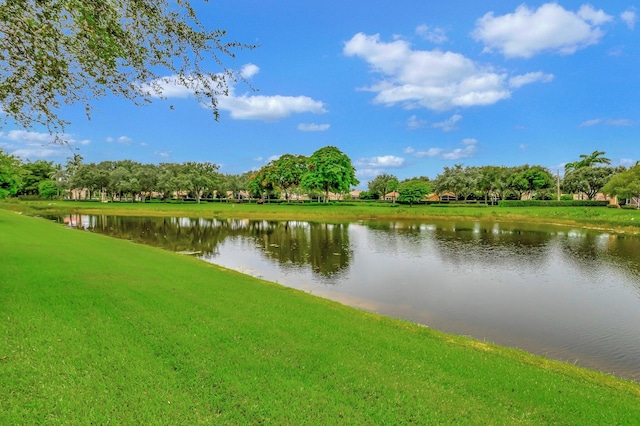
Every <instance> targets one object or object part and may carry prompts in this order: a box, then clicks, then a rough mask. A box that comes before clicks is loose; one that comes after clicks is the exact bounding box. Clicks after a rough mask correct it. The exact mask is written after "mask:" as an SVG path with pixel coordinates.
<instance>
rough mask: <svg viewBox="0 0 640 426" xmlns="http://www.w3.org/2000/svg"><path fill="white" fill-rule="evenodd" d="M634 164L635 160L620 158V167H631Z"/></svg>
mask: <svg viewBox="0 0 640 426" xmlns="http://www.w3.org/2000/svg"><path fill="white" fill-rule="evenodd" d="M634 164H636V160H632V159H631V158H621V159H620V165H621V166H625V167H631V166H633V165H634Z"/></svg>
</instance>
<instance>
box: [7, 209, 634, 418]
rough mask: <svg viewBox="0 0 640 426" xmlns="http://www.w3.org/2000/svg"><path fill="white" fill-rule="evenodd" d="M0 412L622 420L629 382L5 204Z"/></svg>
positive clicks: (628, 412) (629, 408)
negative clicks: (21, 211) (379, 313)
mask: <svg viewBox="0 0 640 426" xmlns="http://www.w3.org/2000/svg"><path fill="white" fill-rule="evenodd" d="M0 256H1V257H0V258H1V259H2V269H1V272H0V319H1V321H0V334H1V336H2V339H0V424H24V423H45V422H51V423H65V424H73V423H82V424H86V423H100V424H102V423H113V424H141V423H145V424H197V423H226V424H247V423H251V424H253V423H271V424H305V423H307V424H309V423H311V424H318V423H328V424H334V423H343V424H403V423H411V422H413V423H418V424H425V423H452V422H453V423H467V424H478V423H487V424H518V423H520V424H541V423H563V424H633V423H634V422H637V421H638V419H640V386H638V385H637V384H634V383H629V382H624V381H621V380H618V379H615V378H613V377H610V376H607V375H604V374H600V373H595V372H590V371H587V370H582V369H578V368H576V367H573V366H570V365H566V364H561V363H557V362H553V361H548V360H544V359H542V358H538V357H534V356H531V355H529V354H526V353H523V352H520V351H516V350H511V349H505V348H500V347H496V346H493V345H489V344H485V343H482V342H477V341H473V340H469V339H465V338H461V337H455V336H450V335H445V334H442V333H439V332H436V331H433V330H430V329H428V328H425V327H421V326H418V325H414V324H410V323H406V322H403V321H398V320H394V319H389V318H384V317H381V316H377V315H374V314H370V313H366V312H363V311H359V310H356V309H352V308H348V307H345V306H342V305H340V304H338V303H335V302H331V301H327V300H324V299H320V298H317V297H314V296H311V295H308V294H305V293H302V292H299V291H296V290H292V289H288V288H284V287H281V286H278V285H276V284H272V283H268V282H265V281H261V280H258V279H255V278H252V277H248V276H245V275H242V274H239V273H236V272H233V271H229V270H225V269H223V268H220V267H217V266H213V265H209V264H207V263H204V262H201V261H198V260H196V259H192V258H189V257H184V256H181V255H178V254H174V253H170V252H166V251H162V250H160V249H155V248H151V247H146V246H141V245H136V244H133V243H130V242H127V241H122V240H116V239H110V238H108V237H104V236H100V235H96V234H91V233H86V232H79V231H74V230H69V229H65V228H63V227H61V226H59V225H55V224H53V223H49V222H47V221H45V220H42V219H36V218H29V217H24V216H20V215H17V214H14V213H10V212H6V211H0Z"/></svg>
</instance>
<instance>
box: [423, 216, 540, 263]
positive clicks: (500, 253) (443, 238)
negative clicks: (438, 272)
mask: <svg viewBox="0 0 640 426" xmlns="http://www.w3.org/2000/svg"><path fill="white" fill-rule="evenodd" d="M434 235H435V238H436V241H437V244H436V245H435V246H436V248H437V249H438V250H439V251H440V253H441V255H442V258H443V259H444V260H445V261H447V262H451V263H453V264H455V265H459V266H461V267H464V266H467V267H468V266H469V265H470V264H474V263H475V264H481V265H490V266H495V267H496V268H501V267H505V265H504V259H506V258H509V259H510V262H509V263H510V265H517V266H518V267H519V268H522V267H524V266H529V267H531V268H535V267H538V266H539V265H540V264H541V263H542V262H544V260H545V258H546V256H547V255H548V246H549V244H550V242H551V238H552V235H551V234H549V232H544V231H536V230H526V231H525V230H520V229H515V228H510V227H506V228H505V227H503V226H501V225H498V224H480V223H476V224H467V223H465V224H461V223H453V224H447V225H445V226H437V227H436V229H435V231H434Z"/></svg>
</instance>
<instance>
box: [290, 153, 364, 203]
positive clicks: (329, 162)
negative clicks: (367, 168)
mask: <svg viewBox="0 0 640 426" xmlns="http://www.w3.org/2000/svg"><path fill="white" fill-rule="evenodd" d="M358 183H360V182H359V181H358V179H356V169H355V168H354V167H353V166H352V165H351V159H350V158H349V157H348V156H347V155H346V154H344V153H343V152H342V151H340V150H339V149H338V148H336V147H334V146H327V147H324V148H320V149H319V150H317V151H316V152H314V153H313V154H311V157H309V171H308V172H307V173H306V174H305V175H304V177H303V178H302V186H303V187H304V188H305V189H307V190H314V189H316V190H321V191H323V192H324V193H325V202H327V201H328V200H329V192H330V191H331V192H337V193H342V192H345V191H348V190H349V189H350V188H351V187H352V186H355V185H357V184H358Z"/></svg>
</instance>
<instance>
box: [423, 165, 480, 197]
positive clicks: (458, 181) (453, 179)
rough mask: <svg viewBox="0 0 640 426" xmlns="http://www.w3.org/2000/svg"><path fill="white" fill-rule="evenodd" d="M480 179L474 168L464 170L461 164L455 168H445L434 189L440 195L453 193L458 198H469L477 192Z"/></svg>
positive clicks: (437, 178) (435, 182)
mask: <svg viewBox="0 0 640 426" xmlns="http://www.w3.org/2000/svg"><path fill="white" fill-rule="evenodd" d="M478 179H479V175H478V173H477V172H476V171H475V169H473V168H469V167H465V168H462V165H461V164H455V165H454V166H453V167H445V168H444V171H443V172H442V173H440V174H439V175H438V176H436V179H435V180H434V183H433V184H434V188H435V190H436V192H438V193H439V194H443V193H445V192H453V193H454V194H455V195H456V198H460V197H462V198H464V199H465V200H466V199H467V198H469V196H470V195H471V194H473V193H474V191H475V190H476V186H477V185H476V183H477V180H478Z"/></svg>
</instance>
